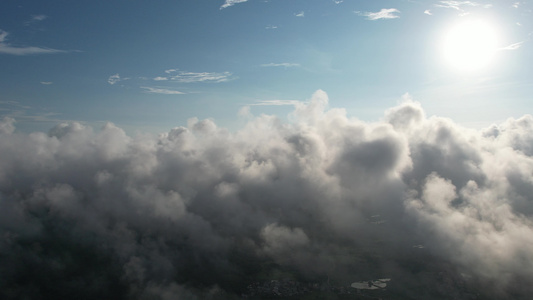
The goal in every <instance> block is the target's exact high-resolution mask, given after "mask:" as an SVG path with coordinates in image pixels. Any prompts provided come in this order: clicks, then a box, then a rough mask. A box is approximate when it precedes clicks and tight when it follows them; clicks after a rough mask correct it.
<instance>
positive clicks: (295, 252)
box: [0, 91, 533, 299]
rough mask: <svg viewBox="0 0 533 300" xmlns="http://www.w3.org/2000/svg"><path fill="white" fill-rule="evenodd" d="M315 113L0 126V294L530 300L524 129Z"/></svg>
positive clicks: (415, 106)
mask: <svg viewBox="0 0 533 300" xmlns="http://www.w3.org/2000/svg"><path fill="white" fill-rule="evenodd" d="M328 105H329V100H328V96H327V94H326V93H325V92H323V91H317V92H316V93H315V94H314V95H313V96H312V97H311V99H310V100H309V101H307V102H305V103H304V102H298V103H295V110H294V112H293V113H292V114H291V115H290V116H289V119H290V122H284V121H281V120H280V119H278V118H276V117H274V116H268V115H260V116H257V117H253V116H251V115H250V114H249V113H247V114H246V116H247V117H248V118H247V124H246V125H244V126H243V127H242V128H241V129H240V130H238V131H236V132H234V133H231V132H229V131H227V130H226V129H223V128H220V127H218V126H217V125H216V124H215V122H213V121H212V120H198V119H196V118H193V119H190V120H189V122H188V124H187V126H186V127H176V128H173V129H171V130H170V131H169V132H167V133H163V134H160V135H159V136H147V135H141V136H137V137H129V136H127V135H126V134H125V133H124V131H123V130H122V129H120V128H118V127H117V126H115V125H113V124H111V123H108V124H106V125H105V126H104V127H103V128H101V129H100V130H93V129H92V128H90V127H87V126H84V125H82V124H79V123H75V122H74V123H62V124H58V125H57V126H55V127H54V128H52V129H51V130H50V131H49V132H48V133H47V134H45V133H38V132H36V133H30V134H23V133H17V132H16V131H15V128H14V120H13V119H9V118H6V119H4V120H3V121H2V122H0V153H2V155H1V156H0V275H2V278H5V280H2V281H0V295H1V298H3V299H20V298H25V297H26V298H34V299H38V298H62V297H63V296H64V295H76V296H77V297H78V296H79V297H81V298H121V299H129V298H131V299H154V298H155V299H176V298H178V299H180V298H184V299H209V298H211V299H220V298H231V297H237V296H236V295H240V294H241V293H243V292H244V291H245V290H246V286H247V285H248V284H250V283H252V282H255V281H261V280H269V279H280V278H275V277H276V276H278V275H276V274H291V275H290V276H294V277H295V278H299V280H310V281H315V282H316V281H324V280H325V279H324V278H330V279H331V281H332V282H345V281H349V282H348V283H347V284H349V283H351V282H356V281H361V280H368V279H370V278H392V280H391V281H390V282H388V285H387V290H384V291H380V292H383V293H390V296H391V297H390V298H392V296H393V295H400V296H401V297H404V298H413V299H425V298H428V297H429V298H439V297H440V298H443V299H444V298H448V297H451V296H453V297H455V298H459V299H467V298H468V297H470V296H471V295H472V294H478V295H480V297H482V298H487V299H491V298H494V299H505V298H508V299H520V298H523V299H528V298H529V296H531V295H532V293H533V290H532V289H531V287H530V285H528V284H527V282H530V281H531V280H532V279H533V272H532V270H533V263H532V262H533V254H532V252H531V251H530V249H531V248H532V246H533V238H532V237H533V223H532V218H533V202H532V201H533V198H532V196H531V195H533V180H532V178H533V176H532V175H533V149H532V147H531V145H532V144H533V133H532V132H533V125H532V124H533V117H531V116H529V115H526V116H524V117H522V118H519V119H509V120H507V121H506V122H504V123H502V124H500V125H494V126H492V127H491V128H489V129H487V130H473V129H468V128H464V127H461V126H459V125H457V124H455V123H454V122H453V121H451V120H448V119H444V118H439V117H434V116H433V117H429V118H428V117H427V116H426V115H425V113H424V111H423V109H422V107H421V106H420V104H419V103H416V102H414V101H411V100H406V101H405V102H404V103H402V104H400V105H398V106H396V107H393V108H390V109H389V110H387V111H386V112H385V116H384V118H383V120H382V121H380V122H375V123H367V122H363V121H360V120H357V119H354V118H350V117H348V116H347V115H346V112H345V111H344V110H343V109H339V108H331V109H329V108H328ZM428 287H430V289H431V290H432V292H431V293H429V292H425V291H426V290H427V289H428ZM387 295H388V294H387Z"/></svg>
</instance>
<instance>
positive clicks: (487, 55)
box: [442, 20, 498, 72]
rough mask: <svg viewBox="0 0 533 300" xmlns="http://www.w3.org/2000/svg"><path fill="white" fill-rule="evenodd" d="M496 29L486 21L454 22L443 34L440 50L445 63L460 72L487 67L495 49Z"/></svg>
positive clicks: (496, 41) (496, 40)
mask: <svg viewBox="0 0 533 300" xmlns="http://www.w3.org/2000/svg"><path fill="white" fill-rule="evenodd" d="M497 43H498V37H497V33H496V30H494V28H493V27H492V26H491V25H490V24H488V23H487V22H484V21H481V20H467V21H463V22H460V23H457V24H455V25H454V26H453V27H451V28H450V29H449V30H448V32H447V33H446V34H445V36H444V39H443V44H442V51H443V56H444V59H445V62H446V64H447V65H449V66H450V67H452V68H453V69H455V70H458V71H462V72H470V71H478V70H481V69H483V68H485V67H487V66H488V65H489V64H490V63H491V62H492V61H493V58H494V55H495V53H496V51H497Z"/></svg>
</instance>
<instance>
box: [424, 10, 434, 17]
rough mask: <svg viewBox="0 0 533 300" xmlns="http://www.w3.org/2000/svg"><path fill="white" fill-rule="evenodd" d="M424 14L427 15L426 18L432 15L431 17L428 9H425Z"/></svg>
mask: <svg viewBox="0 0 533 300" xmlns="http://www.w3.org/2000/svg"><path fill="white" fill-rule="evenodd" d="M424 13H425V14H426V15H428V16H432V15H433V14H432V13H431V11H430V10H429V9H426V10H425V11H424Z"/></svg>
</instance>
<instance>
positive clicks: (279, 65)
mask: <svg viewBox="0 0 533 300" xmlns="http://www.w3.org/2000/svg"><path fill="white" fill-rule="evenodd" d="M299 66H300V64H295V63H269V64H262V65H261V67H285V68H291V67H299Z"/></svg>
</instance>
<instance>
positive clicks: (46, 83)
mask: <svg viewBox="0 0 533 300" xmlns="http://www.w3.org/2000/svg"><path fill="white" fill-rule="evenodd" d="M41 84H43V85H51V84H53V82H51V81H41Z"/></svg>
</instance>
